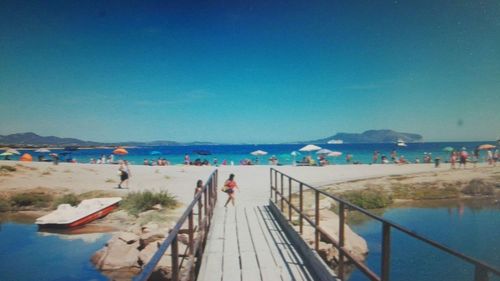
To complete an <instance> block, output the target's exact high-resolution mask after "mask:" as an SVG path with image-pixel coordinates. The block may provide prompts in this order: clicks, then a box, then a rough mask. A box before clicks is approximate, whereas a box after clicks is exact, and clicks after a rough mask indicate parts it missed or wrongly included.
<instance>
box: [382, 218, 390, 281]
mask: <svg viewBox="0 0 500 281" xmlns="http://www.w3.org/2000/svg"><path fill="white" fill-rule="evenodd" d="M390 270H391V225H390V224H388V223H386V222H383V223H382V271H381V276H380V277H381V278H380V279H381V280H382V281H389V280H390Z"/></svg>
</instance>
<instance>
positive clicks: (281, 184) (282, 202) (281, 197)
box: [280, 174, 285, 212]
mask: <svg viewBox="0 0 500 281" xmlns="http://www.w3.org/2000/svg"><path fill="white" fill-rule="evenodd" d="M280 186H281V194H280V195H281V196H280V200H281V212H283V209H284V203H285V202H284V200H283V174H281V182H280Z"/></svg>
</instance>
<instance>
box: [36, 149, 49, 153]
mask: <svg viewBox="0 0 500 281" xmlns="http://www.w3.org/2000/svg"><path fill="white" fill-rule="evenodd" d="M35 152H38V153H49V152H50V150H48V149H47V148H39V149H37V150H35Z"/></svg>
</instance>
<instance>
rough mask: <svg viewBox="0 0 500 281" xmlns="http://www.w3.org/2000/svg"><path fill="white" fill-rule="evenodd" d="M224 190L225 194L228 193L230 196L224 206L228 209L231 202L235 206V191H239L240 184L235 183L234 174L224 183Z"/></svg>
mask: <svg viewBox="0 0 500 281" xmlns="http://www.w3.org/2000/svg"><path fill="white" fill-rule="evenodd" d="M224 189H225V191H224V192H226V193H227V195H228V197H227V201H226V204H224V207H227V204H229V202H231V203H232V204H233V206H234V202H235V200H236V198H235V195H236V194H235V189H239V188H238V184H236V181H234V174H230V175H229V178H228V179H227V180H226V181H225V182H224Z"/></svg>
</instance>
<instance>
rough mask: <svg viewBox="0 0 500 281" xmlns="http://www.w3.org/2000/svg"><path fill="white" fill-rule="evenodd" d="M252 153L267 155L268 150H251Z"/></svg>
mask: <svg viewBox="0 0 500 281" xmlns="http://www.w3.org/2000/svg"><path fill="white" fill-rule="evenodd" d="M250 154H252V155H253V156H262V155H267V152H265V151H263V150H256V151H253V152H250Z"/></svg>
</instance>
